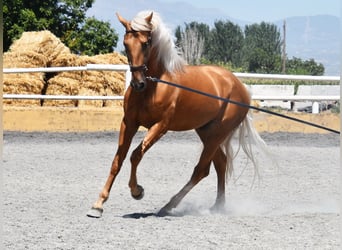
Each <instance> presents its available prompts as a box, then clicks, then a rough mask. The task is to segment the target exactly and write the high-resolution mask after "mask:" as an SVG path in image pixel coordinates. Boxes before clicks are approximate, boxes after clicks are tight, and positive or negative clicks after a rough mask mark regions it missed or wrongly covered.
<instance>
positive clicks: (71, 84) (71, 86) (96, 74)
mask: <svg viewBox="0 0 342 250" xmlns="http://www.w3.org/2000/svg"><path fill="white" fill-rule="evenodd" d="M125 63H127V59H126V57H124V56H122V55H120V54H118V53H110V54H104V55H97V56H76V55H73V54H69V55H64V56H60V57H58V59H57V60H55V61H53V62H52V65H51V66H56V67H66V66H85V65H87V64H125ZM124 85H125V74H124V73H119V72H113V71H71V72H61V73H58V74H57V75H56V76H54V77H53V78H51V79H49V80H48V85H47V89H46V94H47V95H52V94H55V95H89V96H90V95H98V96H106V95H122V94H123V92H124V88H125V86H124ZM61 105H62V106H78V107H85V106H95V107H103V106H113V105H116V102H115V101H101V100H79V101H78V102H77V101H67V100H65V101H61V100H58V101H54V100H46V101H45V102H44V106H61Z"/></svg>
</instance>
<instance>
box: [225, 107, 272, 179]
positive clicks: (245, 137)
mask: <svg viewBox="0 0 342 250" xmlns="http://www.w3.org/2000/svg"><path fill="white" fill-rule="evenodd" d="M237 133H238V139H239V147H238V149H237V152H236V153H235V154H234V153H233V147H232V145H231V138H232V136H233V135H234V134H237ZM253 144H254V146H255V147H257V148H258V150H261V151H263V153H265V155H267V156H271V155H270V152H269V151H268V149H267V145H266V143H265V142H264V140H263V139H262V138H261V137H260V135H259V134H258V132H257V131H256V129H255V127H254V126H253V123H252V113H251V111H249V112H248V114H247V116H246V117H245V119H244V120H243V121H242V123H241V124H240V126H239V127H238V128H237V130H236V131H235V132H234V133H232V134H231V135H230V136H229V137H228V138H227V139H226V140H225V142H224V143H223V144H222V146H223V147H222V148H223V150H224V151H225V153H226V156H227V171H226V180H228V179H229V178H230V177H231V176H232V174H233V171H234V168H233V160H234V158H235V157H236V155H237V154H238V152H239V150H240V148H242V150H243V151H244V152H245V154H246V155H247V157H248V159H249V160H250V161H251V162H252V163H253V166H254V173H255V174H254V179H253V183H254V181H255V179H256V177H260V175H259V165H258V161H257V158H256V156H255V152H254V151H253Z"/></svg>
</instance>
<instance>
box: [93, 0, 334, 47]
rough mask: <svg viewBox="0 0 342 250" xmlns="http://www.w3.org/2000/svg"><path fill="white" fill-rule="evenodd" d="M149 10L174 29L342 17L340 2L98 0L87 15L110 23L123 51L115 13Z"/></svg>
mask: <svg viewBox="0 0 342 250" xmlns="http://www.w3.org/2000/svg"><path fill="white" fill-rule="evenodd" d="M146 9H149V10H154V11H157V12H159V13H160V14H161V16H162V18H163V20H164V22H165V23H166V24H167V25H168V26H169V27H170V28H171V29H174V28H175V27H177V26H178V25H184V23H189V22H192V21H196V22H202V23H206V24H208V25H213V24H214V22H215V21H217V20H230V21H232V22H234V23H237V24H239V25H241V26H242V27H243V26H244V25H245V24H250V23H260V22H262V21H265V22H276V21H283V20H284V19H286V18H289V17H293V16H305V17H307V16H315V15H333V16H337V17H340V15H341V3H340V0H153V1H152V0H113V1H108V0H95V3H94V4H93V7H92V8H91V9H90V10H89V11H88V13H87V15H88V16H95V17H96V18H97V19H100V20H103V21H108V22H110V24H111V26H112V27H113V28H114V29H115V30H116V32H118V34H119V41H118V47H117V49H118V50H119V51H120V50H122V37H123V33H124V28H123V27H122V26H121V24H120V23H119V22H118V20H117V18H116V16H115V13H116V12H119V13H120V14H121V15H122V16H123V17H124V18H126V19H128V20H130V19H131V18H133V17H134V16H135V15H136V13H138V12H139V11H141V10H146Z"/></svg>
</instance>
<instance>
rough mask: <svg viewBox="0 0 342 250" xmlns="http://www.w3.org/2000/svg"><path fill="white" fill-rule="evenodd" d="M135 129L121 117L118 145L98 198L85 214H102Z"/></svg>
mask: <svg viewBox="0 0 342 250" xmlns="http://www.w3.org/2000/svg"><path fill="white" fill-rule="evenodd" d="M137 130H138V127H136V126H130V125H129V126H127V123H126V121H125V119H123V121H122V123H121V127H120V135H119V146H118V149H117V152H116V154H115V157H114V159H113V162H112V166H111V169H110V172H109V175H108V178H107V181H106V183H105V185H104V187H103V188H102V191H101V192H100V194H99V198H98V200H97V201H96V202H95V203H94V205H93V206H92V208H91V210H90V211H89V212H88V213H87V216H89V217H94V218H99V217H101V216H102V213H103V203H105V202H106V200H107V199H108V197H109V193H110V190H111V188H112V185H113V183H114V181H115V178H116V176H117V175H118V173H119V172H120V169H121V166H122V163H123V161H124V159H125V158H126V155H127V152H128V149H129V147H130V145H131V142H132V138H133V136H134V135H135V134H136V132H137Z"/></svg>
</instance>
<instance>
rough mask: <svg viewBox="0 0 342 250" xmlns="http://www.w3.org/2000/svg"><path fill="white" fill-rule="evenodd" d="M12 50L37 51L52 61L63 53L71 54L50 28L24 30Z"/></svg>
mask: <svg viewBox="0 0 342 250" xmlns="http://www.w3.org/2000/svg"><path fill="white" fill-rule="evenodd" d="M10 51H12V52H27V51H28V52H36V53H38V54H42V55H44V56H46V57H47V58H48V61H49V62H51V61H53V60H55V59H56V58H57V57H58V56H59V55H61V54H70V49H69V48H68V47H66V46H65V45H64V44H63V43H62V42H61V40H60V39H59V38H57V37H56V36H55V35H54V34H52V33H51V32H50V31H48V30H44V31H30V32H24V33H23V34H22V35H21V37H20V38H19V39H18V40H16V41H15V42H14V43H13V44H12V45H11V47H10Z"/></svg>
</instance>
